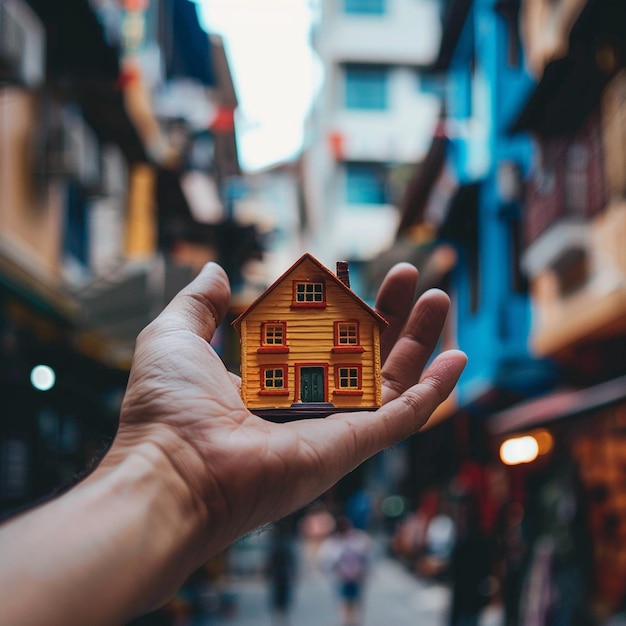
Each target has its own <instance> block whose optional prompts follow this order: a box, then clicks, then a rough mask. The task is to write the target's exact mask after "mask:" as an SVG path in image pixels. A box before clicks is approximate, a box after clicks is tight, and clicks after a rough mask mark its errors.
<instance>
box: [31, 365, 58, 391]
mask: <svg viewBox="0 0 626 626" xmlns="http://www.w3.org/2000/svg"><path fill="white" fill-rule="evenodd" d="M55 382H56V374H55V373H54V370H53V369H52V368H51V367H49V366H48V365H35V367H33V369H32V371H31V373H30V383H31V385H32V386H33V387H34V388H35V389H38V390H39V391H49V390H50V389H52V387H54V383H55Z"/></svg>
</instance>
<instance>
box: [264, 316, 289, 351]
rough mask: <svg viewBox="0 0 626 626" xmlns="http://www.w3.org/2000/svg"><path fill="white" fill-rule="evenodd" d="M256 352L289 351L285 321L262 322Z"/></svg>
mask: <svg viewBox="0 0 626 626" xmlns="http://www.w3.org/2000/svg"><path fill="white" fill-rule="evenodd" d="M257 352H289V348H288V347H287V324H286V322H263V323H262V324H261V346H260V347H259V348H258V350H257Z"/></svg>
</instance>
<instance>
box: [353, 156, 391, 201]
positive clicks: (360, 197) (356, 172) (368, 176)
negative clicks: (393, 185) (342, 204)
mask: <svg viewBox="0 0 626 626" xmlns="http://www.w3.org/2000/svg"><path fill="white" fill-rule="evenodd" d="M345 168H346V170H345V171H346V192H345V193H346V202H347V203H348V204H385V203H386V200H387V193H386V189H387V184H386V171H385V168H384V166H381V165H379V164H377V163H346V165H345Z"/></svg>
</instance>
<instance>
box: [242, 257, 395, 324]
mask: <svg viewBox="0 0 626 626" xmlns="http://www.w3.org/2000/svg"><path fill="white" fill-rule="evenodd" d="M307 262H308V263H312V264H313V265H314V266H315V267H316V268H317V269H318V270H319V271H320V272H321V273H322V274H323V275H324V277H325V278H326V279H327V280H330V281H331V282H333V283H335V284H336V285H337V286H338V287H339V288H340V289H342V290H343V291H345V292H346V293H347V294H348V295H349V296H350V297H351V298H352V299H353V300H354V301H355V302H356V303H357V304H358V305H359V306H361V308H362V309H363V310H364V311H365V312H366V313H368V314H369V315H371V316H372V317H373V318H374V319H375V320H376V321H377V322H378V324H379V325H380V326H381V328H384V327H386V326H387V320H386V319H385V318H384V317H383V316H382V315H380V314H379V313H378V312H377V311H375V310H374V309H373V308H372V307H370V306H369V305H368V304H367V303H366V302H365V301H364V300H362V299H361V298H359V296H357V295H356V293H354V291H352V289H350V287H348V286H347V285H346V284H345V283H344V282H343V281H342V280H341V279H340V278H338V277H337V275H336V274H335V273H333V272H331V271H330V270H329V269H328V268H327V267H326V266H324V265H322V263H320V262H319V261H318V260H317V259H316V258H315V257H314V256H313V255H312V254H309V253H308V252H305V253H304V254H303V255H302V256H301V257H300V258H299V259H298V260H297V261H296V262H295V263H294V264H293V265H292V266H291V267H290V268H289V269H288V270H286V271H285V272H284V273H283V274H282V275H281V276H279V277H278V278H277V279H276V280H275V281H274V282H273V283H272V284H271V285H270V286H269V287H268V288H267V289H266V290H265V291H264V292H263V293H262V294H261V295H260V296H259V297H258V298H257V299H256V300H255V301H254V302H253V303H252V304H251V305H250V306H249V307H248V308H247V309H246V310H245V311H244V312H243V313H241V315H239V317H237V319H235V320H234V321H233V322H232V326H234V327H235V329H237V330H239V328H240V326H241V322H242V321H243V319H244V318H245V317H246V316H247V315H248V314H249V313H250V312H251V311H252V310H253V309H254V308H255V307H256V306H257V305H258V304H259V303H260V302H262V301H263V300H265V298H267V296H268V295H269V294H270V293H271V292H272V291H273V290H274V289H275V288H276V287H277V286H278V285H279V284H280V283H282V282H283V281H284V280H286V279H287V278H288V277H289V275H290V274H291V273H292V272H293V271H294V270H295V269H296V268H297V267H299V266H300V265H302V264H303V263H307Z"/></svg>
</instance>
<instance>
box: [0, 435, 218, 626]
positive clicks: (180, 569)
mask: <svg viewBox="0 0 626 626" xmlns="http://www.w3.org/2000/svg"><path fill="white" fill-rule="evenodd" d="M178 481H179V478H178V477H177V475H176V474H175V473H173V472H171V468H170V467H168V459H167V457H165V456H164V455H162V454H161V453H160V452H158V451H156V450H153V449H150V448H149V447H144V449H143V450H141V452H140V453H135V454H133V455H132V456H129V457H128V458H126V459H124V460H123V461H122V462H121V463H120V464H119V465H118V466H115V467H106V465H105V466H104V467H102V468H99V469H98V470H96V471H95V472H94V474H93V475H92V476H90V477H89V478H88V479H86V480H85V481H84V482H83V483H81V484H80V485H78V486H77V487H75V488H74V489H73V490H71V491H70V492H68V493H67V494H65V495H64V496H62V497H60V498H58V499H56V500H53V501H51V502H49V503H47V504H46V505H44V506H42V507H40V508H37V509H35V510H33V511H31V512H29V513H26V514H24V515H22V516H20V517H18V518H16V519H14V520H11V521H9V522H7V523H5V525H3V526H2V527H0V555H2V556H1V558H0V623H2V624H12V625H15V626H23V625H28V624H42V623H45V624H50V625H56V624H58V625H59V626H67V625H68V624H72V625H73V626H74V625H75V626H80V625H81V624H85V625H89V626H96V625H99V624H103V625H104V624H123V623H124V622H125V621H127V620H128V619H130V618H132V617H134V616H136V615H139V614H141V613H144V612H146V611H148V610H150V609H153V608H155V607H156V606H158V605H159V604H160V603H162V601H163V599H165V598H167V597H168V596H169V595H171V594H172V593H174V592H175V590H176V589H177V588H178V587H179V586H180V584H181V583H182V582H183V581H184V579H185V577H186V576H187V575H188V574H189V573H190V572H191V571H193V569H194V568H195V567H197V566H199V565H200V564H201V562H202V552H203V550H202V544H203V543H204V541H203V537H202V530H203V528H202V526H203V525H204V524H205V523H206V519H202V513H201V511H199V510H198V508H197V507H196V506H194V503H193V501H192V499H191V497H190V496H188V495H187V493H186V491H185V489H184V486H183V485H181V484H178ZM196 560H197V562H196Z"/></svg>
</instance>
